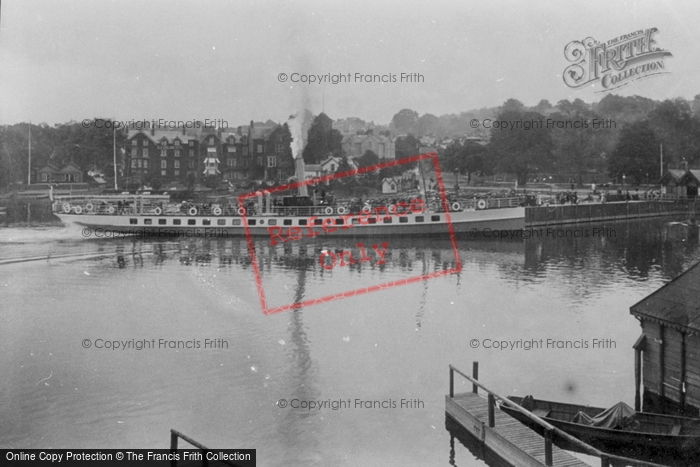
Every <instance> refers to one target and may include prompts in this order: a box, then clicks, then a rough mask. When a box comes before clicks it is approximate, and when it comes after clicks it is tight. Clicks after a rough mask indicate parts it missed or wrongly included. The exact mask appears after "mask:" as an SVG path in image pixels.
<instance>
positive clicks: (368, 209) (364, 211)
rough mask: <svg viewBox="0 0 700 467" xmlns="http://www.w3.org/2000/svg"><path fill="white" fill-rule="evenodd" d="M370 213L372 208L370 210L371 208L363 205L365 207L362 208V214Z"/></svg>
mask: <svg viewBox="0 0 700 467" xmlns="http://www.w3.org/2000/svg"><path fill="white" fill-rule="evenodd" d="M371 212H372V208H371V207H369V206H367V205H365V206H363V207H362V214H369V213H371Z"/></svg>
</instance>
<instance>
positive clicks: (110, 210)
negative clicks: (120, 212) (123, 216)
mask: <svg viewBox="0 0 700 467" xmlns="http://www.w3.org/2000/svg"><path fill="white" fill-rule="evenodd" d="M107 212H108V213H110V214H114V213H115V212H117V210H116V209H115V208H114V206H110V207H108V208H107Z"/></svg>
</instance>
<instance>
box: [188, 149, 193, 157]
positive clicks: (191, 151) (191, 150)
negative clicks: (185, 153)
mask: <svg viewBox="0 0 700 467" xmlns="http://www.w3.org/2000/svg"><path fill="white" fill-rule="evenodd" d="M189 155H190V157H194V149H190V152H189Z"/></svg>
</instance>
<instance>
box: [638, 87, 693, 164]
mask: <svg viewBox="0 0 700 467" xmlns="http://www.w3.org/2000/svg"><path fill="white" fill-rule="evenodd" d="M649 124H650V126H651V128H652V130H653V131H654V136H655V137H656V139H657V140H658V142H659V143H661V144H663V146H664V159H665V160H667V161H668V162H669V163H670V164H672V165H676V166H678V165H680V163H681V162H682V161H683V160H686V161H687V162H690V163H693V162H695V161H698V160H700V121H699V120H698V119H697V118H695V117H693V112H692V110H691V107H690V104H689V103H688V102H687V101H686V100H685V99H681V98H679V99H675V100H665V101H663V102H662V103H660V104H659V105H658V106H656V108H655V109H654V110H653V111H652V112H651V114H650V115H649Z"/></svg>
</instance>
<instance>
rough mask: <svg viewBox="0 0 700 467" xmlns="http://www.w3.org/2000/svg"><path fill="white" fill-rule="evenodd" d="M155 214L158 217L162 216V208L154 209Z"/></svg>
mask: <svg viewBox="0 0 700 467" xmlns="http://www.w3.org/2000/svg"><path fill="white" fill-rule="evenodd" d="M153 214H155V215H156V216H160V215H161V214H163V210H162V209H161V207H160V206H156V207H155V208H153Z"/></svg>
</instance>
